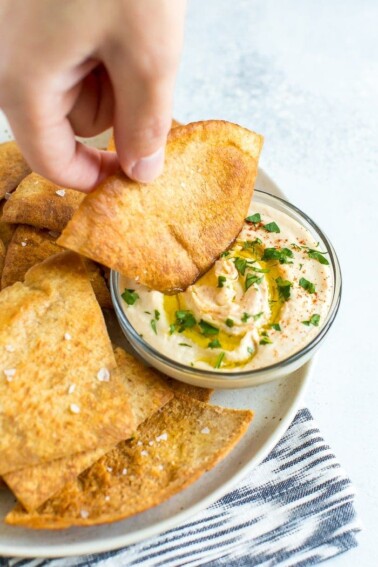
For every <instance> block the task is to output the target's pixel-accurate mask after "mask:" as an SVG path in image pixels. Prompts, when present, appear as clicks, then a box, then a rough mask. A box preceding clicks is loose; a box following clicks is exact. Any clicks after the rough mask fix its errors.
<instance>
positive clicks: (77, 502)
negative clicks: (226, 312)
mask: <svg viewBox="0 0 378 567" xmlns="http://www.w3.org/2000/svg"><path fill="white" fill-rule="evenodd" d="M251 419H252V413H251V412H250V411H242V410H233V409H226V408H220V407H216V406H210V405H208V404H205V403H203V402H200V401H197V400H194V399H193V398H189V397H187V396H184V395H181V394H177V396H176V397H175V398H174V399H173V400H172V401H170V402H169V403H168V404H167V405H166V406H164V408H163V409H162V410H161V411H160V412H158V413H157V414H155V415H154V416H152V418H150V419H149V420H148V421H147V422H145V423H144V424H142V425H141V426H140V427H139V429H138V435H137V436H136V438H135V439H134V440H132V441H126V442H122V443H119V444H118V445H117V447H116V448H115V449H113V451H111V452H110V453H108V454H107V455H105V456H104V457H102V458H101V459H100V460H99V461H98V462H97V463H95V464H94V465H93V466H92V467H91V468H90V469H88V470H87V471H85V472H84V473H83V474H82V475H80V477H79V478H78V479H77V480H76V481H75V482H71V483H69V484H68V485H66V486H65V488H64V489H63V490H62V491H61V492H60V493H59V494H57V495H56V496H55V497H54V498H52V499H50V500H48V501H47V502H46V503H45V504H43V506H41V507H40V508H39V509H38V510H37V511H35V512H31V513H28V512H25V511H24V510H23V509H22V507H21V506H20V505H18V506H17V507H16V508H15V509H14V510H13V511H11V512H10V513H9V514H8V516H7V517H6V522H7V523H9V524H13V525H19V526H26V527H30V528H36V529H59V528H67V527H69V526H73V525H81V526H92V525H95V524H102V523H106V522H114V521H117V520H121V519H123V518H127V517H129V516H132V515H134V514H137V513H139V512H142V511H144V510H147V509H149V508H151V507H153V506H156V505H157V504H160V503H161V502H163V501H164V500H166V499H167V498H170V497H171V496H173V495H174V494H176V493H177V492H179V491H180V490H182V489H183V488H185V487H186V486H188V485H189V484H191V483H192V482H194V481H195V480H197V478H199V477H200V476H201V475H202V474H203V473H204V472H206V471H208V470H209V469H211V468H212V467H213V466H214V465H216V464H217V462H218V461H220V460H221V459H222V458H223V457H225V456H226V455H227V454H228V453H229V451H230V450H231V449H232V448H233V447H234V445H235V444H236V443H237V442H238V441H239V439H240V437H241V436H242V435H243V433H244V432H245V431H246V429H247V427H248V425H249V423H250V421H251Z"/></svg>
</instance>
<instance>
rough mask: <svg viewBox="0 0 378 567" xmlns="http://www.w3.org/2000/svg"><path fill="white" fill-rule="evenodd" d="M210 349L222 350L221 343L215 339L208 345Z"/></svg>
mask: <svg viewBox="0 0 378 567" xmlns="http://www.w3.org/2000/svg"><path fill="white" fill-rule="evenodd" d="M207 346H208V347H209V348H222V345H221V344H220V342H219V339H213V340H212V341H210V342H209V344H208V345H207Z"/></svg>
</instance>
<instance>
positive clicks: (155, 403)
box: [4, 348, 173, 511]
mask: <svg viewBox="0 0 378 567" xmlns="http://www.w3.org/2000/svg"><path fill="white" fill-rule="evenodd" d="M114 353H115V358H116V361H117V365H118V371H119V372H120V374H121V377H122V380H123V381H124V383H125V386H126V389H127V391H128V395H129V401H130V406H131V408H132V411H133V414H134V417H135V427H138V426H139V425H140V424H141V423H143V421H145V420H146V419H148V418H149V417H150V416H151V415H153V414H154V413H155V412H156V411H157V410H158V409H160V408H161V407H162V406H163V405H165V404H166V403H168V402H169V401H170V400H171V399H172V398H173V392H172V390H171V389H170V388H168V386H166V384H165V382H164V380H162V379H161V378H160V376H159V373H158V372H156V371H154V370H152V369H151V368H147V367H146V366H144V364H142V363H141V362H139V361H137V360H136V359H135V358H134V357H132V356H131V355H130V354H128V353H126V352H125V351H124V350H122V349H121V348H116V349H115V351H114ZM112 448H113V446H107V447H100V448H98V449H94V450H93V451H87V452H85V453H79V454H77V455H73V456H72V457H68V458H66V459H57V460H55V461H51V462H49V463H43V464H41V465H37V466H35V467H28V468H25V469H21V470H19V471H14V472H11V473H8V474H6V475H4V480H5V481H6V483H7V484H8V486H9V488H11V490H12V491H13V492H14V494H15V495H16V497H17V498H18V500H19V501H20V502H21V503H22V505H23V506H24V507H25V509H26V510H29V511H31V510H35V509H36V508H38V507H39V506H40V505H41V504H43V502H45V501H46V500H47V499H48V498H50V497H51V496H53V495H54V494H55V493H56V492H57V491H58V490H60V489H61V488H63V486H64V485H65V484H67V483H68V482H70V481H72V480H74V479H75V478H76V477H77V476H78V475H79V474H80V473H81V472H82V471H84V470H85V469H87V468H88V467H89V466H90V465H92V464H93V463H94V462H96V461H97V460H98V459H99V458H100V457H102V456H103V455H105V454H106V453H108V452H109V451H110V450H111V449H112Z"/></svg>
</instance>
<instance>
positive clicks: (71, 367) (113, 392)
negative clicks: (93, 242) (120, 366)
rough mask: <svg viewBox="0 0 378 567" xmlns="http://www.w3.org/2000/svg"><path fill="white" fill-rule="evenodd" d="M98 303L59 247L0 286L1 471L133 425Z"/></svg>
mask: <svg viewBox="0 0 378 567" xmlns="http://www.w3.org/2000/svg"><path fill="white" fill-rule="evenodd" d="M115 368H116V362H115V358H114V354H113V349H112V345H111V343H110V340H109V337H108V333H107V329H106V326H105V322H104V319H103V316H102V312H101V309H100V307H99V305H98V303H97V301H96V298H95V296H94V293H93V290H92V287H91V285H90V283H89V280H88V276H87V274H86V271H85V268H84V266H83V264H82V262H81V260H80V258H79V257H78V256H77V255H75V254H72V253H67V252H63V253H62V254H58V255H56V256H52V257H51V258H48V259H47V260H45V261H44V262H42V263H40V264H37V265H36V266H33V268H31V269H30V270H29V271H28V272H27V274H26V276H25V282H24V283H20V282H17V283H15V284H14V285H12V286H10V287H7V288H5V289H3V290H2V291H1V292H0V400H1V412H0V474H1V475H4V474H6V473H7V472H10V471H12V470H17V469H21V468H23V467H26V466H32V465H36V464H39V463H41V462H45V461H51V460H54V459H57V458H60V457H65V456H68V455H72V454H74V453H79V452H81V451H86V450H89V449H93V448H97V447H99V446H104V445H109V444H113V443H117V442H118V441H119V440H121V439H124V438H125V437H127V436H128V435H129V434H130V433H131V432H132V431H133V429H134V419H133V416H132V413H131V409H130V406H129V402H128V393H127V390H126V388H125V386H124V384H123V382H122V380H120V378H119V376H118V375H117V374H116V373H113V371H114V369H115Z"/></svg>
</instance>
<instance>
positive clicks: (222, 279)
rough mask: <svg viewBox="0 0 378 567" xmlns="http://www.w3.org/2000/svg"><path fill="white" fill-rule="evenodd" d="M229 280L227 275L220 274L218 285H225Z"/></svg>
mask: <svg viewBox="0 0 378 567" xmlns="http://www.w3.org/2000/svg"><path fill="white" fill-rule="evenodd" d="M225 281H227V278H226V276H218V286H217V287H223V284H224V282H225Z"/></svg>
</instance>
